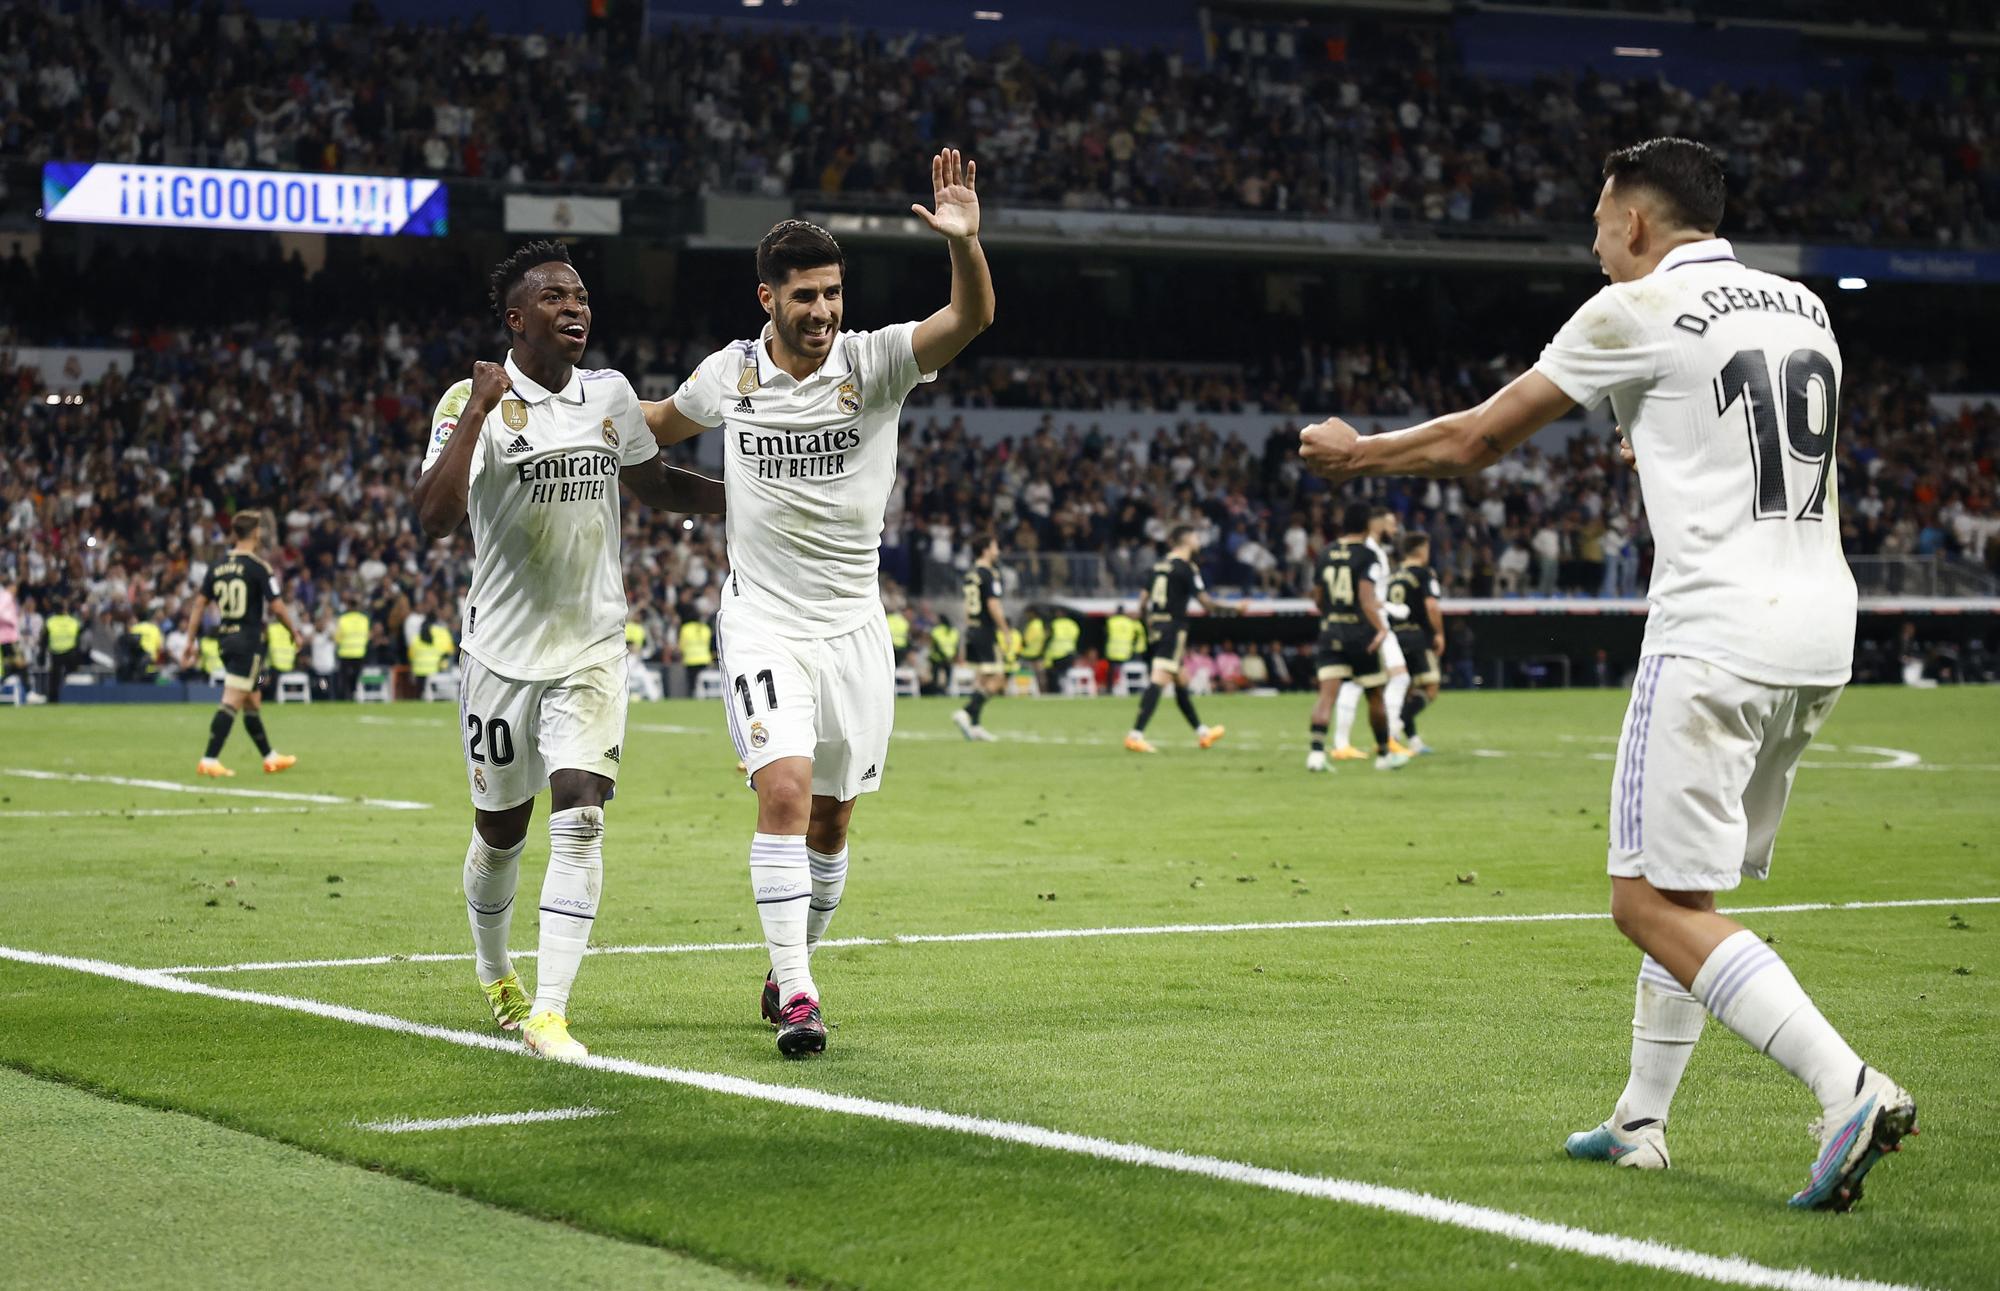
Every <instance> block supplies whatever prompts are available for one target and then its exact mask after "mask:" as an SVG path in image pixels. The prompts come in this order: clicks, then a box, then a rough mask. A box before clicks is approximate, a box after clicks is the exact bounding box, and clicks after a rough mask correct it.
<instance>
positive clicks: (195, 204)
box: [42, 161, 449, 237]
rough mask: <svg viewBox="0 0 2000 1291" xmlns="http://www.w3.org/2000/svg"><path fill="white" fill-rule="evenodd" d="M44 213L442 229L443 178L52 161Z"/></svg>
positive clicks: (411, 232)
mask: <svg viewBox="0 0 2000 1291" xmlns="http://www.w3.org/2000/svg"><path fill="white" fill-rule="evenodd" d="M42 218H43V219H45V220H59V221H68V222H71V223H79V224H136V225H144V226H149V227H152V228H176V229H250V230H257V231H260V232H270V233H353V234H361V235H365V236H372V237H389V236H395V235H399V234H400V235H402V236H405V237H443V236H444V235H445V233H446V232H448V231H449V222H448V220H447V219H446V213H445V187H444V183H443V181H441V180H436V179H408V178H401V177H397V176H390V175H323V174H302V173H299V172H296V171H278V170H211V169H207V168H205V167H198V166H132V165H125V164H123V163H119V162H87V161H84V162H79V161H52V162H49V163H47V164H46V165H44V166H43V167H42Z"/></svg>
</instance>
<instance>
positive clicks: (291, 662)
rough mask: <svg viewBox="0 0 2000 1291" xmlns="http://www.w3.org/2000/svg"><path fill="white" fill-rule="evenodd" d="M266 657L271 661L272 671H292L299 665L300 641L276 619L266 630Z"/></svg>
mask: <svg viewBox="0 0 2000 1291" xmlns="http://www.w3.org/2000/svg"><path fill="white" fill-rule="evenodd" d="M264 639H265V641H266V642H267V644H266V645H265V647H264V658H265V659H266V660H267V661H269V663H270V665H271V671H272V672H281V673H282V672H290V671H292V670H293V669H294V668H296V667H298V665H299V643H298V642H296V641H294V640H292V633H291V630H290V629H289V628H287V627H286V626H285V625H284V624H282V623H280V622H278V621H277V620H276V619H273V620H271V625H270V626H269V627H268V628H266V629H265V630H264Z"/></svg>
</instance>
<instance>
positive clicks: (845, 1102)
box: [0, 946, 1914, 1291]
mask: <svg viewBox="0 0 2000 1291" xmlns="http://www.w3.org/2000/svg"><path fill="white" fill-rule="evenodd" d="M0 959H11V960H14V961H16V962H18V963H23V964H35V965H39V966H42V967H46V968H63V969H68V970H70V971H71V972H77V973H88V974H90V975H92V976H96V977H108V978H111V979H113V980H114V981H121V982H128V983H130V984H132V985H134V986H145V987H150V988H152V989H154V990H161V991H171V992H173V993H174V994H177V995H203V996H207V997H209V998H211V999H218V1000H233V1001H236V1002H238V1003H243V1004H259V1005H263V1006H265V1007H267V1008H275V1009H283V1010H286V1011H288V1012H292V1013H303V1014H307V1015H309V1016H312V1017H319V1018H326V1019H328V1020H330V1021H334V1022H345V1023H348V1024H349V1025H352V1026H362V1027H371V1028H374V1029H376V1030H379V1031H390V1032H395V1033H397V1034H400V1035H410V1036H419V1037H422V1038H424V1039H429V1040H440V1041H443V1042H445V1043H447V1044H455V1045H460V1046H463V1047H465V1048H468V1049H486V1050H491V1051H494V1052H498V1053H508V1054H513V1055H516V1056H518V1057H522V1058H528V1059H530V1060H535V1061H539V1059H535V1058H534V1055H532V1054H530V1053H529V1052H528V1050H527V1049H526V1048H524V1047H523V1046H522V1045H521V1044H520V1043H519V1042H518V1041H512V1040H503V1039H501V1038H500V1037H498V1036H495V1035H493V1034H491V1033H489V1032H479V1031H458V1030H453V1029H451V1028H449V1027H440V1026H431V1025H428V1024H426V1023H421V1022H411V1021H409V1020H408V1019H406V1018H399V1017H392V1016H390V1015H389V1014H386V1013H371V1012H369V1011H367V1010H364V1009H354V1008H348V1007H347V1006H345V1005H341V1004H328V1003H325V1002H323V1001H320V1000H310V999H302V998H299V997H296V996H289V995H270V994H266V993H264V992H262V991H239V990H232V989H230V988H228V987H222V986H212V985H210V984H209V983H207V982H190V981H187V980H186V979H184V978H179V977H172V976H169V975H167V974H165V973H162V972H160V971H158V970H157V969H148V968H133V967H130V966H128V965H125V964H113V963H107V962H105V961H103V960H97V959H77V958H73V957H71V956H67V955H45V954H41V953H39V952H37V951H32V950H16V949H14V948H12V947H9V946H0ZM572 1065H574V1066H578V1067H583V1068H586V1069H588V1070H591V1071H601V1072H607V1073H610V1074H613V1075H619V1076H631V1077H635V1078H637V1079H640V1080H652V1081H659V1082H661V1083H663V1084H670V1085H683V1086H687V1087H689V1088H693V1089H702V1090H707V1091H709V1092H711V1093H717V1094H727V1095H731V1096H733V1097H737V1098H748V1099H753V1100H755V1101H758V1102H763V1103H777V1104H780V1105H782V1106H786V1107H796V1108H802V1109H805V1110H807V1111H816V1112H831V1113H834V1114H836V1115H841V1116H855V1117H861V1118H864V1119H867V1120H874V1121H886V1122H889V1123H891V1124H896V1125H912V1126H917V1127H919V1128H922V1129H933V1130H944V1131H947V1132H949V1133H953V1134H963V1135H967V1136H969V1137H973V1138H981V1139H987V1140H991V1141H994V1142H1000V1143H1013V1144H1019V1145H1021V1146H1024V1147H1031V1148H1040V1149H1043V1150H1045V1151H1050V1152H1062V1153H1067V1154H1070V1155H1073V1156H1081V1157H1091V1158H1094V1159H1096V1160H1100V1161H1111V1162H1116V1163H1119V1164H1122V1165H1132V1166H1142V1167H1146V1168H1149V1169H1154V1170H1164V1171H1169V1172H1171V1173H1174V1174H1182V1175H1193V1176H1197V1177H1200V1178H1206V1179H1214V1180H1217V1181H1220V1182H1223V1183H1235V1184H1242V1185H1245V1186H1247V1187H1253V1188H1264V1189H1268V1190H1270V1191H1273V1192H1283V1193H1290V1194H1292V1195H1294V1196H1300V1197H1316V1198H1319V1199H1322V1200H1325V1201H1335V1202H1343V1203H1345V1204H1347V1205H1352V1206H1361V1207H1365V1208H1367V1209H1370V1210H1380V1211H1386V1212H1388V1213H1390V1214H1396V1215H1403V1216H1406V1217H1408V1218H1411V1219H1417V1220H1422V1221H1424V1222H1425V1223H1431V1224H1441V1225H1444V1226H1447V1227H1451V1228H1462V1229H1467V1230H1469V1231H1471V1232H1476V1233H1488V1234H1491V1235H1493V1236H1496V1237H1504V1238H1507V1239H1509V1240H1512V1241H1516V1242H1521V1243H1525V1244H1527V1245H1531V1246H1540V1247H1545V1248H1547V1249H1550V1250H1557V1251H1566V1252H1569V1253H1571V1254H1575V1255H1583V1256H1587V1257H1590V1258H1593V1259H1600V1260H1607V1261H1609V1262H1611V1263H1614V1264H1624V1265H1632V1266H1637V1267H1640V1268H1650V1269H1657V1270H1660V1271H1661V1272H1665V1273H1673V1274H1678V1275H1680V1276H1682V1277H1693V1278H1701V1279H1704V1280H1706V1281H1709V1282H1720V1283H1725V1284H1727V1285H1730V1286H1743V1287H1760V1288H1761V1287H1768V1288H1776V1289H1777V1291H1914V1289H1913V1288H1909V1287H1905V1286H1901V1285H1899V1284H1896V1283H1887V1282H1875V1281H1870V1280H1866V1279H1861V1278H1848V1277H1842V1276H1839V1275H1838V1274H1831V1273H1819V1272H1816V1271H1814V1270H1812V1269H1805V1268H1793V1269H1779V1268H1772V1267H1770V1266H1769V1265H1764V1264H1758V1263H1755V1262H1753V1261H1751V1260H1747V1259H1744V1258H1743V1257H1741V1256H1736V1255H1730V1256H1719V1255H1708V1254H1704V1253H1702V1252H1700V1251H1691V1250H1687V1249H1685V1248H1682V1247H1678V1246H1671V1245H1668V1244H1667V1243H1665V1242H1656V1241H1652V1240H1649V1239H1646V1238H1639V1237H1625V1236H1622V1235H1620V1234H1616V1233H1599V1232H1594V1231H1592V1230H1590V1229H1587V1228H1574V1227H1571V1226H1570V1225H1568V1224H1557V1223H1551V1222H1549V1221H1547V1220H1542V1219H1535V1218H1533V1217H1532V1216H1528V1215H1517V1214H1514V1213H1513V1212H1511V1211H1505V1210H1497V1209H1494V1208H1493V1207H1490V1206H1478V1205H1473V1204H1472V1203H1470V1202H1463V1201H1453V1200H1451V1199H1449V1198H1445V1197H1436V1196H1433V1195H1431V1194H1430V1193H1424V1192H1412V1191H1410V1190H1408V1189H1404V1188H1392V1187H1389V1186H1387V1185H1384V1184H1375V1183H1364V1182H1361V1181H1359V1180H1354V1179H1336V1178H1330V1177H1328V1176H1325V1175H1308V1174H1297V1173H1294V1172H1293V1171H1290V1170H1274V1169H1271V1168H1268V1167H1265V1166H1258V1165H1251V1164H1249V1163H1247V1162H1241V1161H1231V1160H1228V1159H1226V1158H1222V1157H1213V1156H1206V1155H1201V1154H1197V1153H1192V1152H1178V1151H1173V1150H1170V1149H1166V1148H1155V1147H1148V1146H1146V1145H1144V1144H1139V1143H1124V1142H1120V1141H1118V1140H1116V1139H1104V1138H1097V1137H1095V1136H1092V1135H1087V1134H1072V1133H1068V1132H1066V1131H1063V1130H1051V1129H1045V1128H1043V1127H1042V1126H1039V1125H1029V1124H1024V1123H1022V1122H1019V1121H1002V1120H996V1119H992V1118H989V1117H983V1116H965V1115H961V1114H959V1113H957V1112H946V1111H939V1110H936V1109H934V1108H928V1107H918V1106H912V1105H910V1104H906V1103H891V1102H885V1101H882V1100H880V1099H874V1098H859V1097H856V1096H854V1095H850V1094H829V1093H825V1092H823V1091H821V1090H817V1089H802V1088H798V1087H795V1086H791V1085H769V1084H765V1083H764V1082H762V1081H756V1080H747V1079H745V1078H743V1077H741V1076H727V1075H723V1074H721V1073H719V1072H708V1071H689V1070H686V1069H685V1068H680V1067H661V1066H656V1065H654V1064H652V1063H643V1062H634V1061H631V1060H630V1059H625V1058H608V1057H605V1056H604V1055H602V1054H590V1055H589V1056H587V1057H584V1058H579V1059H577V1060H576V1062H575V1063H573V1064H572Z"/></svg>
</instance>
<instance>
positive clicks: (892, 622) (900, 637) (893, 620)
mask: <svg viewBox="0 0 2000 1291" xmlns="http://www.w3.org/2000/svg"><path fill="white" fill-rule="evenodd" d="M889 644H890V645H892V646H894V647H896V659H897V661H898V662H900V661H901V660H902V658H903V651H905V650H908V649H909V648H910V616H909V615H907V614H905V613H903V612H902V611H901V610H890V611H889Z"/></svg>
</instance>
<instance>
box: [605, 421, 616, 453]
mask: <svg viewBox="0 0 2000 1291" xmlns="http://www.w3.org/2000/svg"><path fill="white" fill-rule="evenodd" d="M604 442H605V443H607V444H609V445H610V446H611V447H613V448H616V447H618V431H617V430H616V429H614V428H613V427H612V425H611V418H609V417H606V418H605V419H604Z"/></svg>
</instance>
